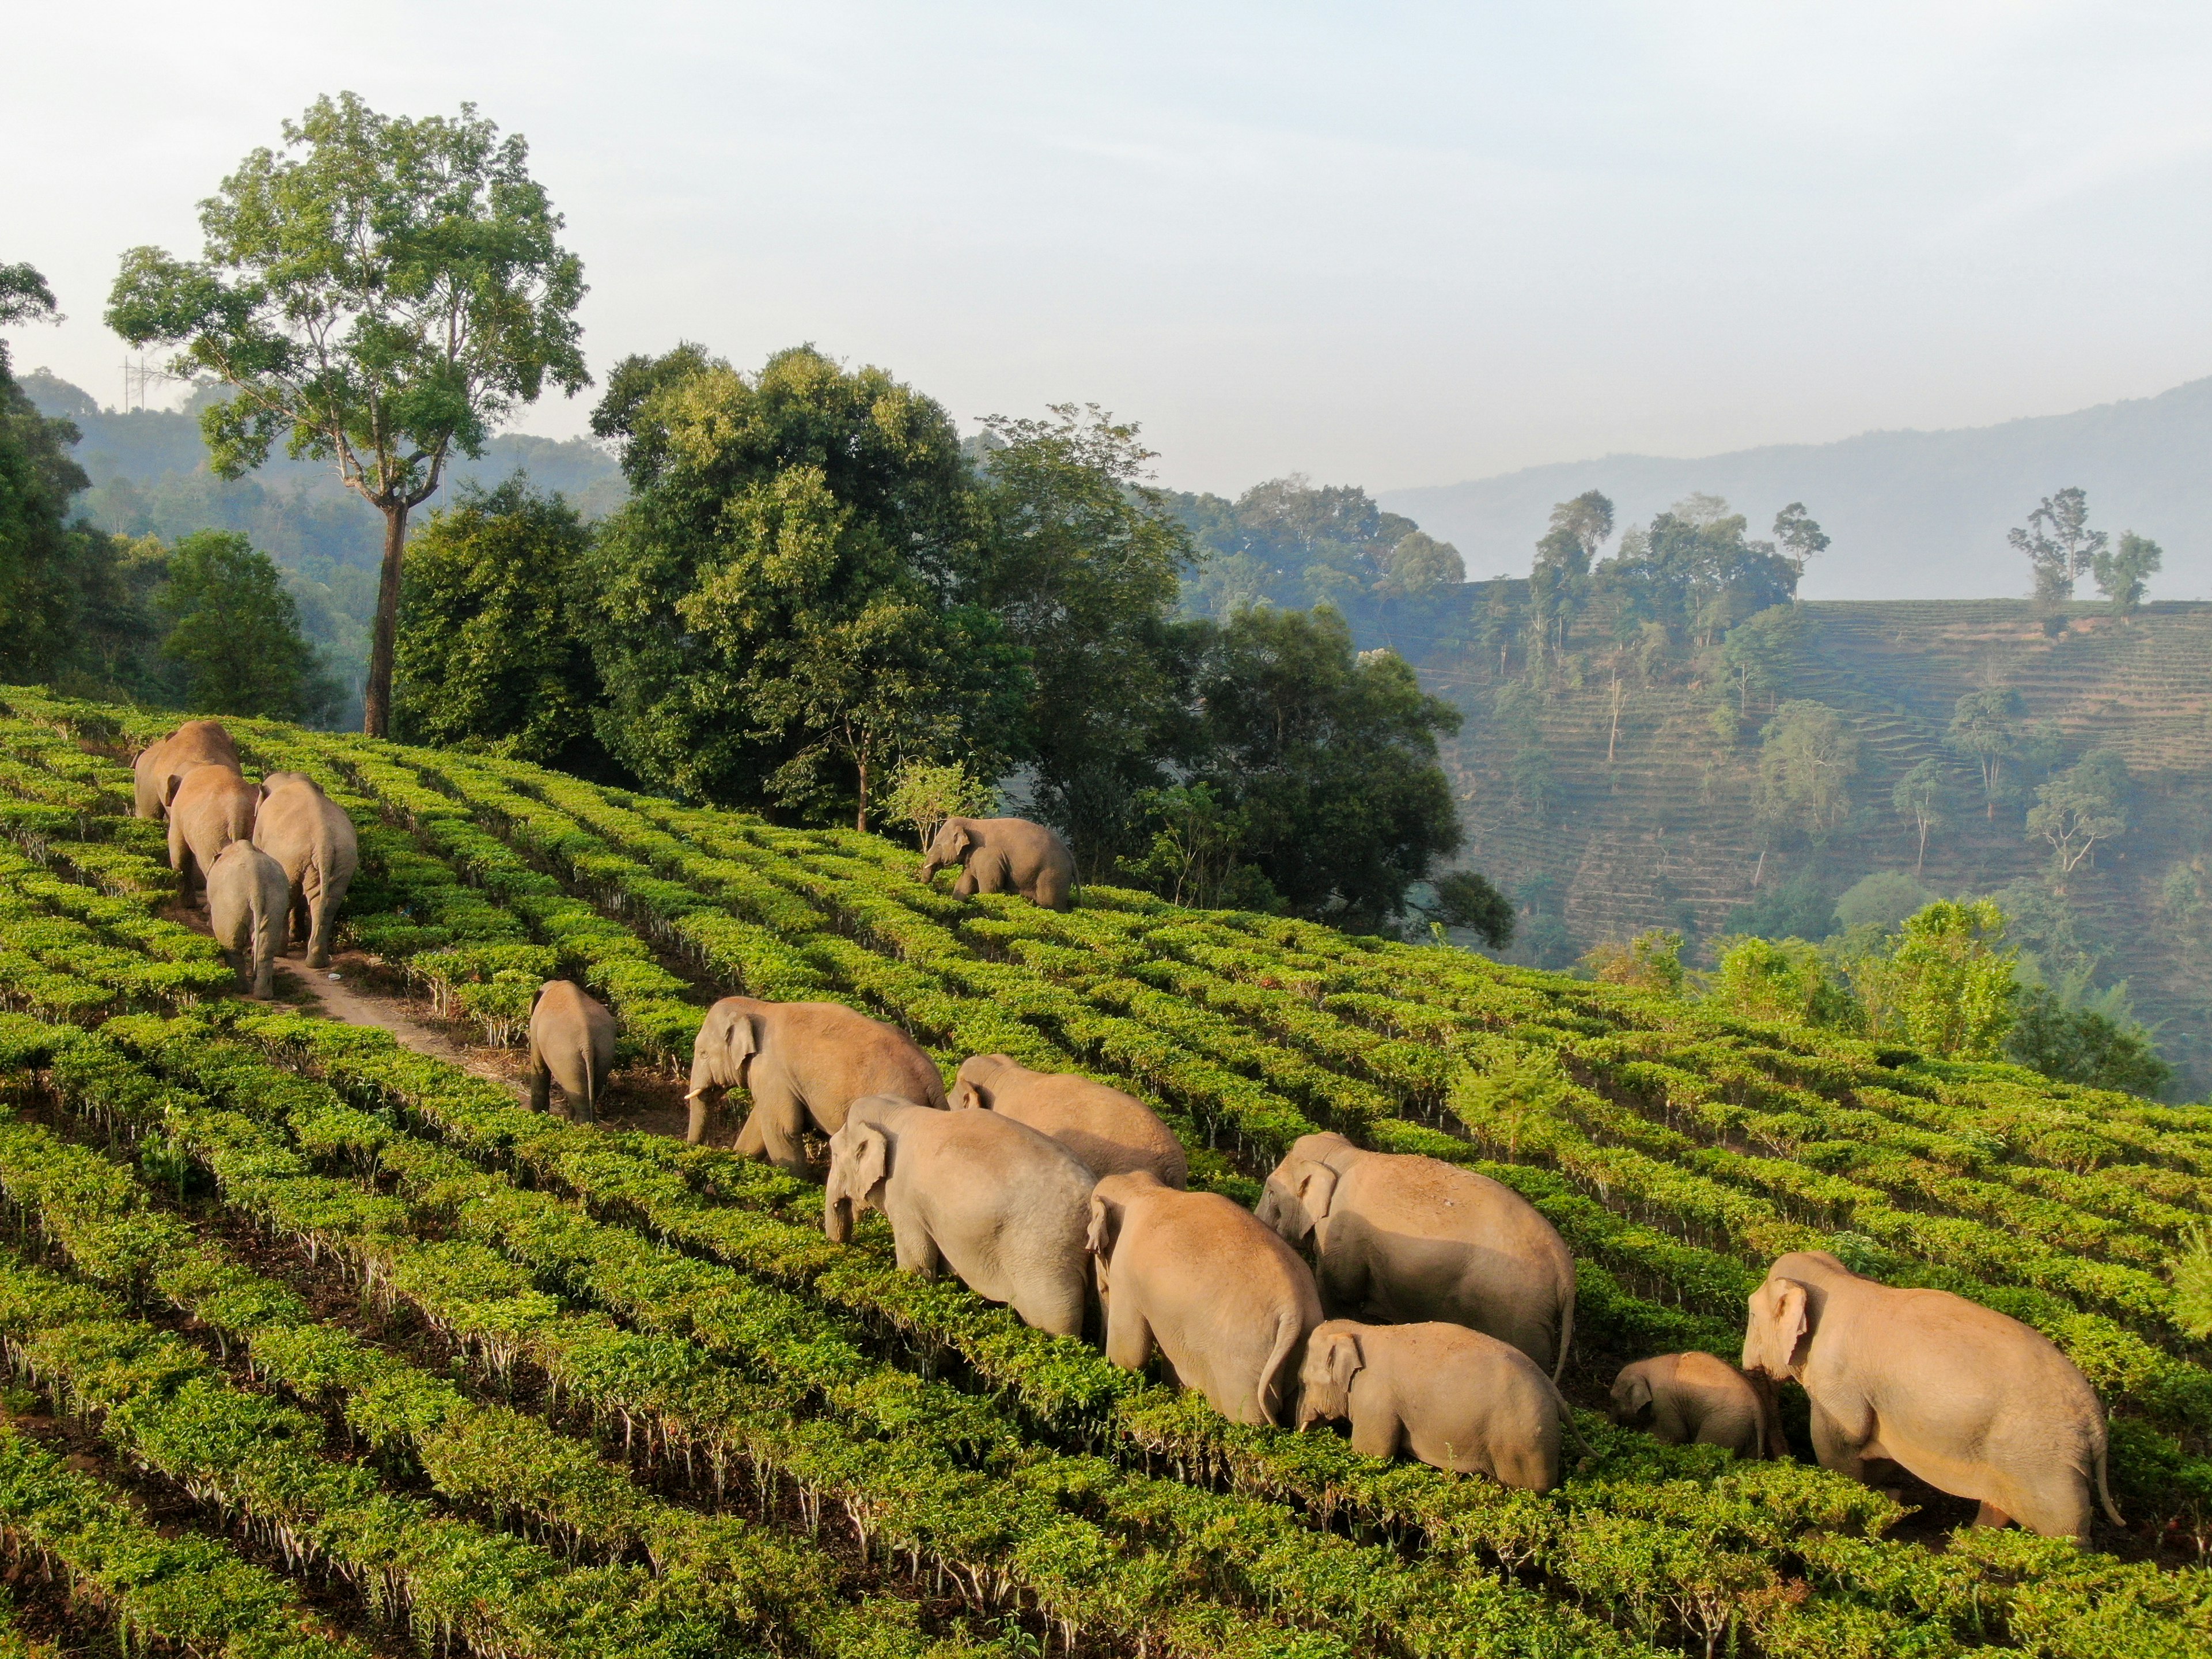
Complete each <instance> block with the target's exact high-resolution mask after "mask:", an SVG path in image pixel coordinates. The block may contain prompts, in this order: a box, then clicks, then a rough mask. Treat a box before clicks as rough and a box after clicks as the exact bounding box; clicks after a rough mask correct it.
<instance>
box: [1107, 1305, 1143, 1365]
mask: <svg viewBox="0 0 2212 1659" xmlns="http://www.w3.org/2000/svg"><path fill="white" fill-rule="evenodd" d="M1106 1358H1107V1362H1108V1363H1109V1364H1115V1365H1119V1366H1120V1367H1121V1369H1122V1370H1125V1371H1140V1370H1144V1369H1145V1362H1146V1360H1148V1359H1150V1358H1152V1326H1151V1325H1150V1324H1148V1323H1147V1322H1146V1319H1145V1316H1144V1315H1143V1314H1141V1313H1139V1312H1138V1310H1137V1299H1136V1297H1133V1296H1130V1295H1128V1294H1127V1292H1124V1293H1123V1294H1122V1295H1121V1296H1117V1297H1115V1298H1114V1302H1113V1305H1112V1306H1111V1307H1110V1308H1109V1310H1107V1315H1106Z"/></svg>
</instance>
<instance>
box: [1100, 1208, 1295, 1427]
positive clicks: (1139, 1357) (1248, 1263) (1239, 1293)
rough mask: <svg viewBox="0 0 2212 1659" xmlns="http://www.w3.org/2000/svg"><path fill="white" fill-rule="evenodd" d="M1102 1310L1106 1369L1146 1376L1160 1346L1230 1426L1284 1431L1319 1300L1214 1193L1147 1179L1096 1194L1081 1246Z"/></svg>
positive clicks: (1268, 1241)
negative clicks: (1093, 1274)
mask: <svg viewBox="0 0 2212 1659" xmlns="http://www.w3.org/2000/svg"><path fill="white" fill-rule="evenodd" d="M1085 1242H1086V1243H1087V1245H1088V1247H1089V1249H1090V1251H1091V1258H1092V1262H1093V1266H1094V1267H1095V1270H1096V1272H1097V1284H1098V1297H1099V1301H1100V1303H1101V1304H1103V1306H1104V1308H1105V1310H1106V1358H1109V1360H1111V1361H1113V1363H1114V1364H1116V1365H1120V1366H1122V1367H1124V1368H1126V1369H1127V1370H1133V1371H1136V1370H1143V1369H1144V1368H1145V1366H1146V1363H1147V1362H1148V1361H1150V1359H1151V1358H1152V1349H1153V1346H1154V1345H1155V1344H1157V1345H1158V1347H1159V1350H1160V1352H1162V1353H1163V1354H1164V1355H1165V1356H1166V1358H1167V1362H1168V1365H1169V1367H1170V1370H1172V1371H1173V1372H1174V1375H1175V1377H1176V1381H1177V1382H1178V1383H1181V1384H1182V1386H1183V1387H1185V1388H1188V1389H1197V1390H1198V1391H1199V1392H1200V1393H1201V1394H1203V1395H1205V1396H1206V1398H1207V1399H1208V1400H1210V1401H1212V1402H1213V1408H1214V1409H1215V1410H1216V1411H1218V1412H1219V1413H1221V1414H1222V1415H1223V1416H1224V1417H1226V1418H1228V1419H1230V1420H1231V1421H1232V1422H1237V1423H1251V1424H1255V1425H1261V1426H1267V1425H1273V1426H1277V1427H1279V1426H1281V1425H1282V1423H1283V1421H1284V1419H1285V1416H1286V1415H1287V1414H1288V1413H1289V1410H1290V1407H1291V1396H1292V1395H1293V1394H1294V1393H1295V1391H1296V1386H1297V1374H1298V1361H1299V1358H1300V1357H1301V1356H1302V1355H1303V1353H1304V1350H1305V1343H1306V1333H1307V1332H1309V1331H1310V1330H1311V1329H1312V1328H1314V1327H1315V1326H1316V1325H1317V1324H1319V1323H1320V1322H1321V1295H1320V1292H1319V1291H1316V1290H1315V1288H1314V1280H1313V1274H1312V1273H1311V1272H1310V1271H1309V1270H1308V1269H1307V1267H1306V1264H1305V1263H1304V1261H1300V1260H1299V1259H1298V1256H1297V1252H1295V1251H1294V1250H1292V1249H1291V1247H1290V1246H1289V1245H1287V1244H1285V1243H1283V1241H1282V1240H1281V1239H1279V1238H1278V1237H1276V1236H1275V1235H1274V1234H1273V1233H1272V1232H1270V1231H1267V1228H1265V1227H1263V1226H1261V1225H1260V1223H1259V1222H1258V1220H1256V1219H1255V1218H1254V1216H1253V1215H1252V1212H1250V1211H1249V1210H1247V1209H1245V1208H1244V1207H1243V1206H1241V1205H1239V1204H1237V1202H1235V1201H1234V1200H1231V1199H1226V1198H1224V1197H1222V1196H1221V1195H1220V1194H1218V1193H1179V1192H1177V1191H1176V1189H1175V1188H1172V1187H1164V1186H1162V1185H1161V1184H1160V1182H1159V1181H1158V1178H1157V1177H1156V1176H1152V1175H1151V1174H1149V1173H1147V1172H1146V1171H1145V1170H1133V1171H1131V1172H1130V1173H1129V1174H1127V1175H1117V1176H1107V1177H1106V1178H1105V1179H1104V1180H1103V1181H1101V1182H1099V1183H1098V1185H1097V1188H1096V1189H1094V1190H1093V1192H1092V1193H1091V1229H1090V1235H1089V1237H1088V1238H1087V1240H1086V1241H1085Z"/></svg>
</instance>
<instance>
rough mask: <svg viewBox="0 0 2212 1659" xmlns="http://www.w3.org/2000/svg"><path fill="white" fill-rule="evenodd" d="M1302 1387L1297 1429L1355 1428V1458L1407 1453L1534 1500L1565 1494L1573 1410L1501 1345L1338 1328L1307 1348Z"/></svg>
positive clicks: (1392, 1329)
mask: <svg viewBox="0 0 2212 1659" xmlns="http://www.w3.org/2000/svg"><path fill="white" fill-rule="evenodd" d="M1298 1384H1299V1394H1298V1427H1299V1428H1301V1429H1306V1428H1310V1427H1311V1426H1312V1425H1314V1424H1316V1423H1317V1422H1320V1421H1322V1420H1323V1419H1329V1420H1332V1421H1342V1420H1344V1419H1350V1420H1351V1423H1352V1450H1354V1451H1356V1452H1364V1453H1365V1454H1366V1455H1368V1456H1370V1457H1395V1456H1397V1455H1399V1453H1400V1452H1401V1451H1405V1452H1410V1453H1411V1454H1413V1456H1415V1457H1417V1458H1419V1460H1420V1461H1421V1462H1424V1463H1426V1464H1429V1465H1431V1467H1433V1468H1439V1469H1449V1470H1450V1471H1451V1472H1452V1473H1453V1474H1486V1475H1488V1476H1490V1477H1491V1478H1492V1480H1498V1481H1499V1482H1501V1483H1503V1484H1504V1485H1505V1486H1519V1487H1522V1488H1523V1489H1524V1490H1526V1491H1528V1492H1549V1491H1551V1490H1552V1488H1553V1487H1554V1486H1558V1485H1559V1437H1560V1433H1561V1426H1562V1425H1563V1424H1564V1423H1565V1420H1566V1412H1567V1407H1566V1402H1565V1401H1563V1400H1561V1399H1560V1398H1559V1389H1557V1388H1555V1387H1554V1386H1553V1383H1552V1379H1551V1378H1550V1377H1548V1376H1545V1375H1544V1373H1543V1372H1542V1371H1541V1370H1538V1369H1537V1366H1536V1363H1535V1361H1534V1360H1532V1359H1531V1358H1528V1355H1527V1354H1525V1353H1522V1352H1521V1350H1520V1349H1518V1348H1516V1347H1514V1346H1511V1345H1510V1344H1509V1343H1504V1342H1500V1341H1499V1340H1498V1339H1497V1338H1496V1337H1494V1336H1485V1335H1484V1334H1482V1333H1481V1332H1480V1331H1471V1330H1468V1328H1466V1327H1465V1326H1464V1325H1445V1324H1437V1323H1431V1324H1422V1325H1358V1324H1354V1323H1353V1322H1352V1321H1351V1320H1348V1319H1332V1320H1329V1321H1328V1322H1327V1323H1325V1324H1321V1325H1316V1327H1315V1328H1314V1331H1313V1334H1312V1335H1311V1336H1310V1337H1308V1338H1307V1339H1306V1358H1305V1364H1304V1367H1303V1368H1301V1370H1300V1371H1299V1373H1298Z"/></svg>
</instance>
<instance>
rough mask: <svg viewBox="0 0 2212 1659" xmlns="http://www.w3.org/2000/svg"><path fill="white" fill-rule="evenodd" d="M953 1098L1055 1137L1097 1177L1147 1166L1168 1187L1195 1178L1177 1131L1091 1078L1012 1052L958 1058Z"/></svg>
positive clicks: (1128, 1097)
mask: <svg viewBox="0 0 2212 1659" xmlns="http://www.w3.org/2000/svg"><path fill="white" fill-rule="evenodd" d="M952 1103H953V1104H954V1105H955V1106H957V1107H980V1108H981V1109H983V1110H984V1111H987V1112H996V1113H998V1114H999V1115H1000V1116H1001V1117H1009V1118H1012V1119H1013V1121H1015V1122H1017V1123H1026V1124H1028V1125H1029V1127H1030V1128H1032V1129H1035V1130H1036V1131H1037V1132H1038V1133H1040V1134H1048V1135H1050V1136H1051V1137H1052V1138H1053V1139H1054V1140H1057V1141H1058V1142H1060V1145H1061V1146H1065V1147H1066V1148H1067V1150H1068V1151H1069V1152H1073V1153H1074V1154H1075V1155H1076V1157H1078V1158H1081V1159H1082V1160H1083V1162H1084V1164H1085V1165H1086V1166H1087V1167H1088V1168H1089V1169H1090V1170H1091V1173H1092V1174H1093V1175H1094V1176H1109V1175H1123V1174H1126V1173H1127V1172H1128V1171H1129V1170H1151V1171H1152V1174H1154V1175H1155V1176H1158V1177H1159V1180H1160V1184H1161V1185H1162V1186H1164V1187H1182V1186H1185V1185H1187V1184H1188V1181H1189V1178H1190V1170H1189V1164H1188V1159H1187V1158H1186V1157H1185V1156H1184V1153H1183V1150H1182V1142H1181V1141H1180V1140H1177V1139H1176V1138H1175V1131H1174V1130H1172V1129H1170V1128H1169V1127H1168V1126H1167V1125H1166V1124H1164V1123H1163V1122H1161V1121H1159V1119H1158V1118H1157V1117H1155V1116H1153V1115H1152V1109H1151V1108H1150V1107H1148V1106H1146V1104H1145V1103H1144V1102H1143V1101H1141V1100H1139V1099H1138V1098H1136V1097H1135V1096H1133V1095H1125V1094H1123V1093H1122V1092H1121V1091H1120V1090H1119V1089H1110V1088H1109V1087H1107V1086H1106V1085H1104V1084H1103V1083H1093V1082H1092V1081H1091V1079H1089V1078H1087V1077H1073V1076H1066V1075H1063V1074H1061V1073H1054V1072H1032V1071H1031V1070H1030V1068H1029V1067H1028V1066H1024V1065H1023V1064H1021V1062H1020V1061H1018V1060H1014V1059H1013V1058H1012V1057H1011V1056H1009V1055H1006V1054H974V1055H970V1056H969V1058H968V1059H966V1060H963V1061H961V1062H960V1075H959V1076H958V1078H957V1079H955V1081H954V1083H953V1085H952Z"/></svg>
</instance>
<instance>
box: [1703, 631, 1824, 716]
mask: <svg viewBox="0 0 2212 1659" xmlns="http://www.w3.org/2000/svg"><path fill="white" fill-rule="evenodd" d="M1804 642H1805V618H1804V613H1803V612H1802V611H1801V610H1799V609H1798V607H1797V606H1796V605H1769V606H1768V607H1767V608H1766V609H1765V610H1764V611H1758V612H1756V613H1754V614H1753V615H1752V616H1749V617H1745V618H1744V619H1743V620H1742V621H1741V622H1740V623H1736V625H1735V627H1733V628H1731V629H1729V631H1728V637H1727V638H1726V639H1724V640H1723V641H1721V662H1722V664H1723V665H1724V666H1725V667H1726V669H1727V670H1728V677H1729V679H1731V680H1732V681H1734V682H1735V690H1736V708H1737V710H1738V712H1739V713H1741V714H1744V715H1745V716H1747V717H1748V715H1749V714H1750V713H1751V700H1752V698H1753V696H1759V697H1764V698H1765V699H1766V702H1767V703H1768V706H1769V707H1771V706H1772V705H1773V703H1774V701H1775V699H1776V697H1777V696H1778V694H1779V693H1780V691H1781V690H1782V687H1783V685H1784V684H1785V683H1786V681H1787V679H1788V678H1789V674H1790V665H1792V664H1793V663H1794V662H1796V659H1797V653H1799V652H1800V651H1801V650H1802V649H1803V648H1804Z"/></svg>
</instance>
